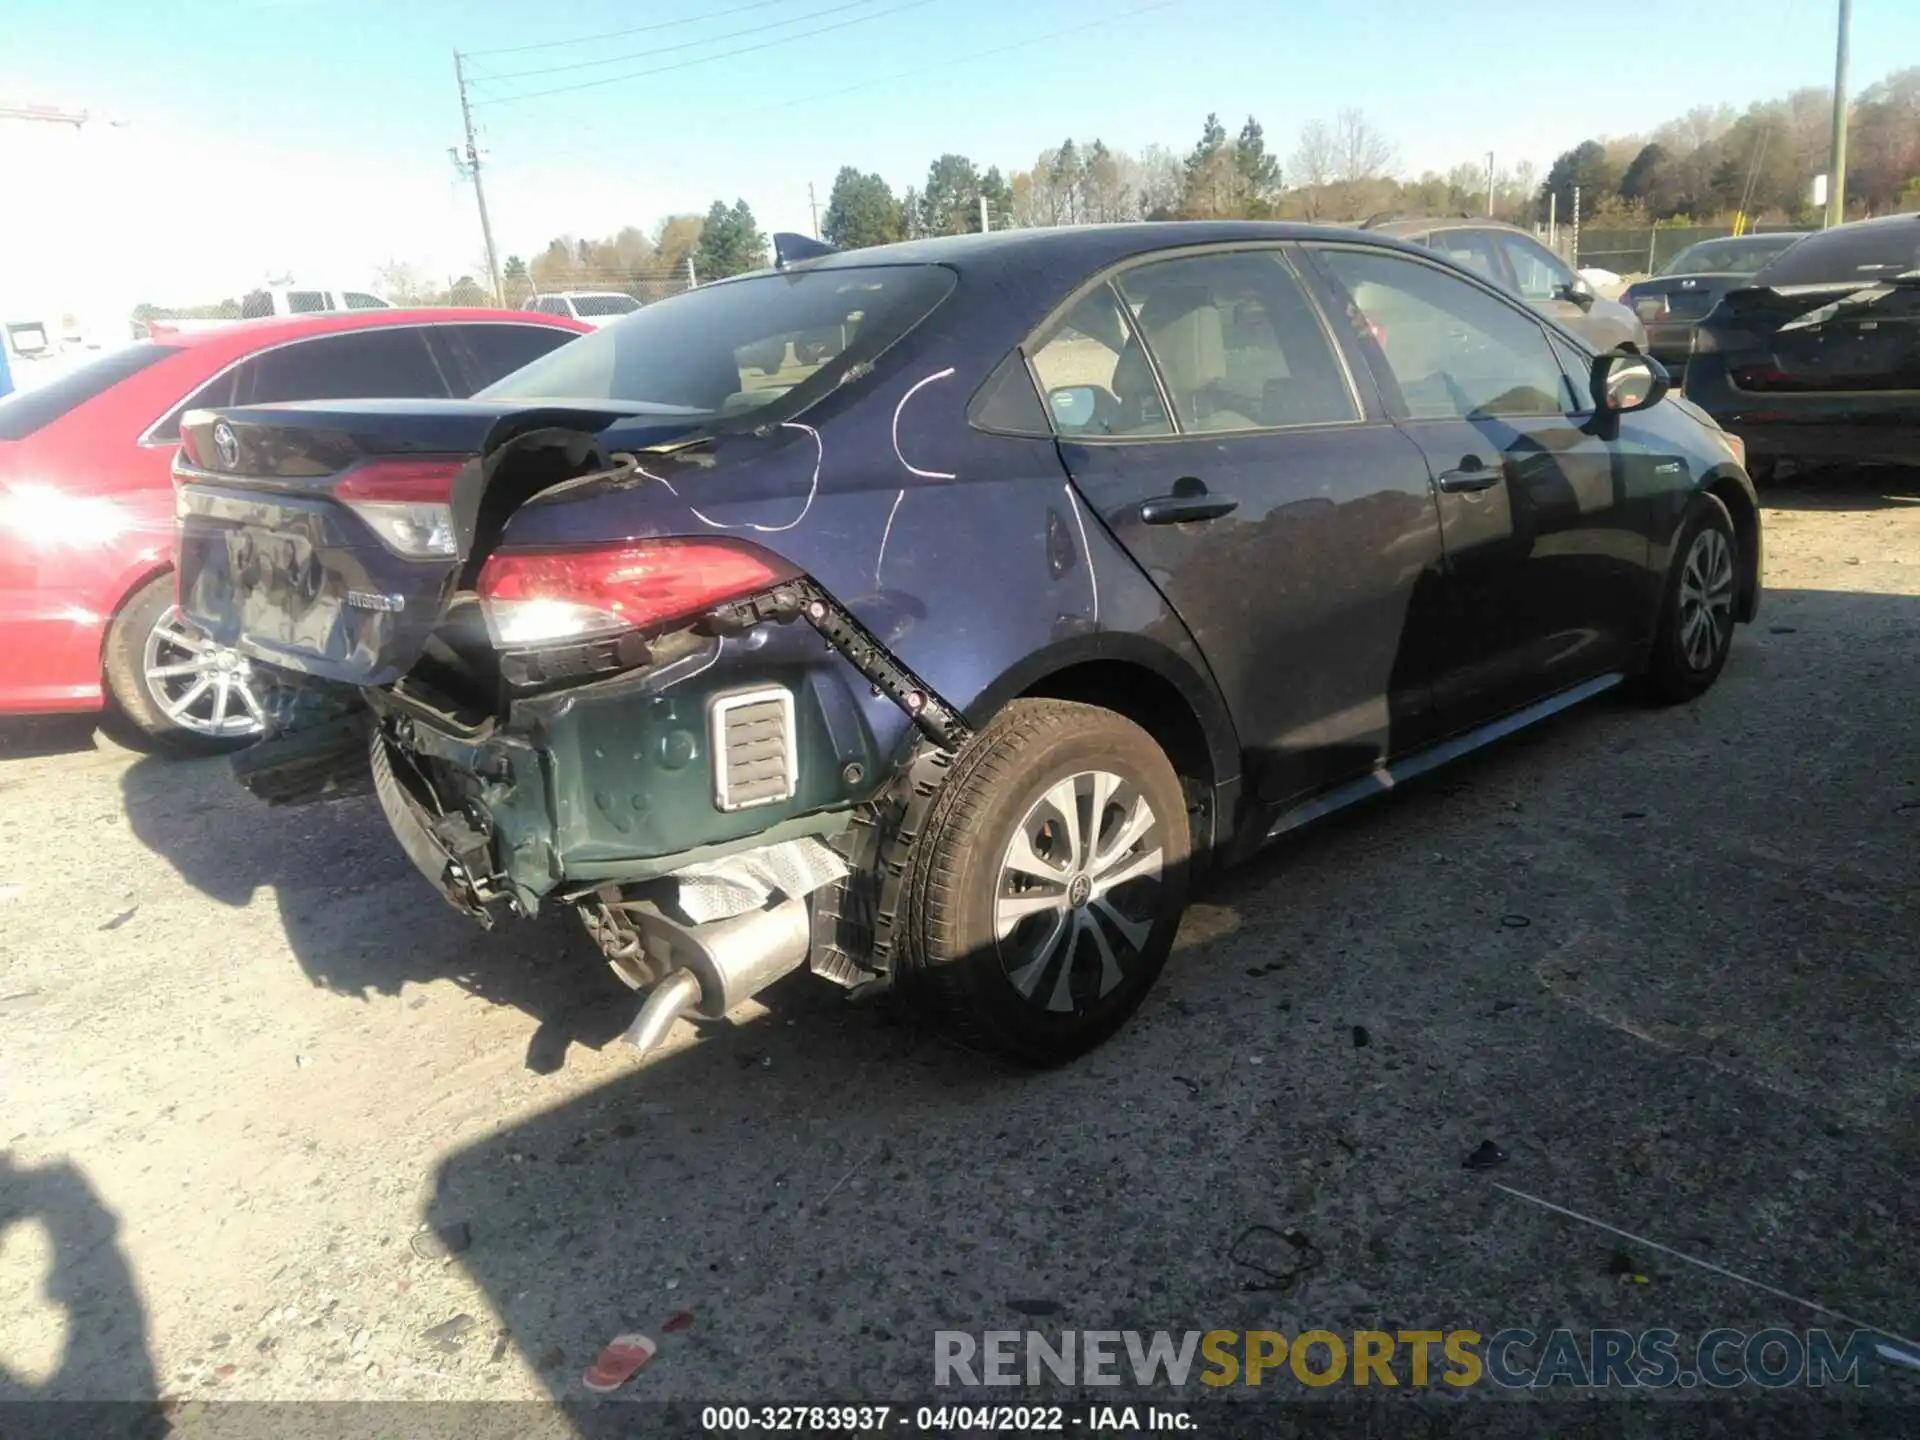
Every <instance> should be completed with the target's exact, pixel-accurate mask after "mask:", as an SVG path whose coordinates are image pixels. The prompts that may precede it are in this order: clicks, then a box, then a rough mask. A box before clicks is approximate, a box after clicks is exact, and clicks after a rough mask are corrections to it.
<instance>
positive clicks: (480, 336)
mask: <svg viewBox="0 0 1920 1440" xmlns="http://www.w3.org/2000/svg"><path fill="white" fill-rule="evenodd" d="M431 333H432V336H433V338H434V340H436V341H438V342H439V343H440V344H442V345H444V346H446V348H447V349H448V350H449V351H451V352H452V354H453V357H454V359H455V360H456V362H458V364H459V366H460V370H461V374H462V375H463V376H464V377H465V380H466V387H465V388H464V389H463V390H461V391H460V394H462V395H466V394H468V393H470V392H471V391H474V390H478V389H479V388H480V387H481V386H483V385H491V384H493V383H494V381H496V380H502V379H505V378H506V377H507V376H508V375H511V374H512V373H513V372H514V371H516V370H518V369H519V368H520V367H521V366H522V365H528V364H531V363H532V362H533V361H535V360H538V359H539V358H540V357H541V356H542V355H547V354H551V353H552V352H553V351H555V350H558V349H559V348H560V347H561V346H562V345H564V344H566V343H567V342H568V341H569V340H571V339H573V335H574V332H573V331H571V330H562V329H561V328H560V327H559V326H558V325H512V324H504V323H502V324H486V325H436V326H434V327H433V330H432V332H431Z"/></svg>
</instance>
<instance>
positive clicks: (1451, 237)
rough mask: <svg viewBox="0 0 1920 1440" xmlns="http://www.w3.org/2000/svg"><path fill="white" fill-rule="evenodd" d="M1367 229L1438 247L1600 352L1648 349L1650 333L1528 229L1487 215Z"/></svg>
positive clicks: (1396, 220)
mask: <svg viewBox="0 0 1920 1440" xmlns="http://www.w3.org/2000/svg"><path fill="white" fill-rule="evenodd" d="M1366 228H1367V229H1368V230H1370V231H1375V232H1378V233H1379V234H1382V235H1391V236H1393V237H1395V238H1396V239H1400V240H1406V241H1408V242H1410V243H1412V244H1415V245H1425V246H1426V247H1427V248H1428V249H1430V250H1437V251H1439V252H1440V253H1441V254H1442V255H1445V256H1446V257H1447V258H1448V259H1449V260H1451V261H1453V262H1454V263H1455V264H1456V265H1459V266H1462V267H1464V268H1465V269H1468V270H1472V271H1474V272H1476V273H1477V274H1480V275H1484V276H1485V277H1486V278H1487V279H1489V280H1491V281H1493V283H1494V284H1496V285H1503V286H1505V287H1506V288H1507V289H1509V290H1511V291H1513V293H1514V294H1516V295H1518V296H1519V297H1520V298H1521V299H1523V300H1525V301H1526V302H1527V303H1528V304H1529V305H1531V306H1533V308H1534V309H1536V310H1538V311H1539V312H1540V313H1541V314H1542V315H1545V316H1548V317H1549V318H1551V319H1553V320H1557V321H1559V322H1560V324H1562V325H1564V326H1566V327H1567V328H1568V329H1569V330H1571V331H1573V333H1574V334H1576V335H1578V336H1579V337H1580V338H1581V339H1582V340H1585V341H1586V342H1587V343H1588V344H1589V345H1591V346H1593V348H1594V349H1596V350H1613V349H1616V348H1620V347H1625V348H1627V349H1630V350H1635V351H1638V352H1640V353H1641V354H1645V353H1646V349H1647V331H1646V327H1645V326H1644V325H1642V324H1641V323H1640V319H1639V317H1638V316H1637V315H1635V314H1634V313H1633V312H1632V311H1631V310H1629V309H1627V307H1626V306H1624V305H1622V304H1620V303H1619V302H1618V301H1616V300H1607V299H1604V298H1602V297H1601V296H1600V294H1599V293H1598V292H1597V291H1595V289H1594V288H1593V285H1592V284H1591V283H1590V282H1588V281H1587V280H1586V279H1585V278H1583V277H1582V276H1580V275H1577V274H1575V273H1574V270H1573V267H1572V266H1571V265H1569V264H1567V262H1566V261H1564V260H1562V259H1561V258H1560V257H1559V256H1558V255H1556V254H1554V253H1553V251H1551V250H1549V249H1548V248H1547V247H1546V246H1544V245H1542V244H1541V243H1540V242H1539V241H1538V240H1536V239H1534V238H1533V236H1531V235H1529V234H1528V233H1527V232H1526V231H1524V230H1521V229H1519V228H1517V227H1516V226H1513V225H1503V224H1501V223H1500V222H1499V221H1497V220H1492V219H1488V218H1486V217H1484V216H1483V217H1479V218H1475V217H1473V216H1470V215H1461V216H1454V217H1451V218H1447V219H1434V218H1431V217H1427V218H1420V217H1386V218H1382V219H1376V220H1369V221H1368V222H1367V225H1366Z"/></svg>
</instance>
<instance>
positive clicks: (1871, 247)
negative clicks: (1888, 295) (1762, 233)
mask: <svg viewBox="0 0 1920 1440" xmlns="http://www.w3.org/2000/svg"><path fill="white" fill-rule="evenodd" d="M1909 270H1920V215H1900V216H1896V217H1894V218H1893V219H1891V220H1887V221H1867V222H1864V223H1861V224H1856V225H1842V226H1840V227H1839V228H1837V229H1834V230H1825V231H1822V232H1821V233H1820V234H1817V235H1809V236H1808V237H1807V238H1806V239H1804V240H1802V241H1801V242H1800V243H1799V244H1798V245H1796V246H1794V247H1793V248H1792V249H1791V250H1789V251H1787V253H1786V254H1784V255H1782V256H1781V257H1780V258H1779V259H1778V260H1775V261H1774V262H1773V263H1772V264H1771V265H1769V266H1767V268H1766V269H1764V270H1762V271H1761V272H1760V273H1759V274H1758V275H1757V276H1755V277H1754V279H1755V282H1756V283H1757V284H1760V285H1841V284H1846V283H1848V282H1851V281H1858V282H1859V283H1860V284H1862V285H1871V284H1873V283H1874V282H1875V281H1876V280H1889V279H1891V278H1892V277H1894V276H1895V275H1902V274H1905V273H1906V272H1907V271H1909Z"/></svg>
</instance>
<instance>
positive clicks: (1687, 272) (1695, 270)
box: [1620, 230, 1807, 384]
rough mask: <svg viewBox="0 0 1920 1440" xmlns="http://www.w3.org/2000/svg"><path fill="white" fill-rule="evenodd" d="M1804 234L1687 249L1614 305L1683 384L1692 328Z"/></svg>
mask: <svg viewBox="0 0 1920 1440" xmlns="http://www.w3.org/2000/svg"><path fill="white" fill-rule="evenodd" d="M1806 234H1807V232H1806V231H1804V230H1783V231H1777V232H1771V233H1769V234H1766V235H1728V236H1725V237H1723V238H1721V239H1718V240H1702V241H1699V242H1698V243H1697V244H1693V245H1689V246H1687V248H1686V249H1684V250H1682V251H1681V252H1680V253H1679V254H1678V255H1676V256H1674V257H1673V258H1672V259H1671V260H1669V261H1667V263H1666V264H1664V265H1662V266H1661V267H1660V269H1659V271H1658V272H1657V273H1655V274H1654V275H1652V276H1650V277H1648V278H1647V279H1645V280H1637V281H1635V282H1634V283H1633V284H1631V285H1629V286H1628V287H1627V288H1626V289H1625V290H1624V291H1623V292H1622V293H1621V296H1620V303H1621V304H1622V305H1625V306H1626V307H1627V308H1628V309H1629V310H1631V311H1633V313H1634V314H1636V315H1638V316H1639V317H1640V323H1641V324H1643V325H1645V326H1646V327H1647V348H1648V350H1649V351H1650V352H1651V353H1652V355H1653V357H1654V358H1655V359H1656V360H1658V361H1659V362H1660V363H1661V364H1662V365H1665V366H1666V367H1667V370H1668V373H1670V374H1671V375H1672V376H1673V378H1674V381H1675V383H1676V384H1679V383H1683V382H1684V379H1685V376H1686V369H1687V359H1688V357H1689V356H1690V355H1691V354H1692V353H1693V328H1694V326H1695V325H1697V324H1699V323H1700V321H1701V320H1702V319H1703V318H1704V317H1705V316H1706V314H1707V312H1708V311H1709V310H1711V309H1713V307H1714V306H1716V305H1718V304H1719V303H1720V297H1721V296H1723V295H1725V294H1726V293H1727V292H1728V291H1729V290H1738V289H1740V288H1741V287H1742V286H1745V285H1748V284H1751V283H1752V280H1751V277H1752V275H1753V274H1754V273H1755V272H1756V271H1758V270H1759V269H1761V268H1762V267H1763V266H1765V265H1767V264H1769V263H1771V262H1772V261H1773V260H1774V259H1776V258H1777V257H1778V256H1779V255H1781V254H1782V253H1783V252H1784V251H1786V250H1787V249H1789V248H1790V247H1792V246H1793V245H1794V244H1796V243H1798V242H1799V240H1800V239H1801V238H1802V237H1804V236H1805V235H1806Z"/></svg>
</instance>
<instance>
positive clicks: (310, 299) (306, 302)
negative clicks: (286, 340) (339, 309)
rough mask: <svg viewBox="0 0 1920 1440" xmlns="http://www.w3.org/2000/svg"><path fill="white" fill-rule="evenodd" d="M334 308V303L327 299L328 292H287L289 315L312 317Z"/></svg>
mask: <svg viewBox="0 0 1920 1440" xmlns="http://www.w3.org/2000/svg"><path fill="white" fill-rule="evenodd" d="M332 308H333V302H332V301H331V300H329V299H327V292H326V291H324V290H289V291H288V292H287V313H288V314H289V315H312V314H315V313H317V312H319V311H321V310H331V309H332Z"/></svg>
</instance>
